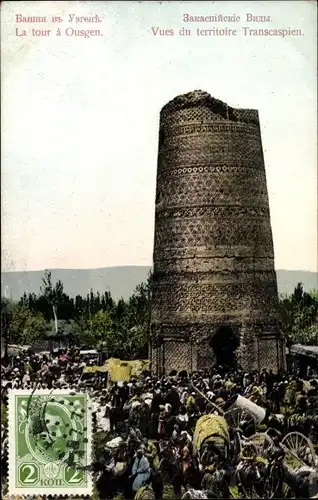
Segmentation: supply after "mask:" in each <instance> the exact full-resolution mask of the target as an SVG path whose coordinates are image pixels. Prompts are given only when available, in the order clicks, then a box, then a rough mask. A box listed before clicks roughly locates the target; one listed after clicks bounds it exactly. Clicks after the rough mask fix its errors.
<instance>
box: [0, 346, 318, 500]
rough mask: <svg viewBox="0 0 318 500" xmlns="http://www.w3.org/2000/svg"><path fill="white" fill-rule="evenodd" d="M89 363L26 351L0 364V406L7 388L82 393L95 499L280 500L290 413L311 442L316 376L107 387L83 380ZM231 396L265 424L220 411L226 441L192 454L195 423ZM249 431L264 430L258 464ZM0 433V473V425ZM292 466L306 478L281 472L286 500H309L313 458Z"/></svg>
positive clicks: (176, 378)
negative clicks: (90, 427)
mask: <svg viewBox="0 0 318 500" xmlns="http://www.w3.org/2000/svg"><path fill="white" fill-rule="evenodd" d="M95 363H96V360H93V359H91V358H90V356H83V355H81V354H80V351H79V350H77V349H73V350H63V351H60V352H55V353H46V354H35V353H34V352H32V351H31V350H29V351H26V352H24V353H21V355H20V356H16V357H14V358H11V359H9V360H6V361H5V360H3V361H2V364H1V379H2V401H3V403H4V405H5V404H6V403H5V401H6V395H7V391H8V390H9V389H11V388H13V389H14V388H23V389H46V388H47V389H49V390H54V389H69V390H70V391H76V392H88V393H89V394H90V396H91V400H92V413H93V422H94V426H95V430H96V432H95V433H94V460H93V462H92V464H90V470H91V471H92V474H93V477H94V486H95V494H96V495H98V497H99V498H100V499H112V498H114V497H115V496H116V495H118V494H120V495H122V497H123V498H127V499H130V498H134V497H135V498H140V499H143V498H163V497H164V496H165V495H167V488H170V490H171V491H172V493H171V495H172V497H173V498H181V497H184V498H235V497H236V498H252V497H253V496H255V495H258V498H270V497H271V496H270V495H272V494H274V493H275V497H278V496H282V495H283V488H284V487H285V486H284V485H285V482H286V481H287V483H288V480H287V479H286V477H287V476H286V474H287V473H286V470H285V472H284V470H283V465H282V464H283V462H284V459H285V455H286V450H285V448H284V446H283V445H282V437H283V436H284V435H285V434H286V432H287V428H288V419H289V418H291V415H299V416H301V417H308V418H303V419H299V420H297V419H296V420H297V421H299V422H301V423H300V426H302V427H301V428H298V429H297V430H298V431H300V432H302V433H303V434H304V435H305V436H306V437H308V438H310V439H311V441H312V443H313V446H315V445H316V444H317V426H316V424H315V422H316V421H317V419H316V420H315V416H316V414H317V412H318V381H317V379H318V376H317V373H313V372H312V373H310V374H309V375H308V376H307V377H302V378H300V377H299V376H297V374H288V373H280V374H275V373H273V372H272V371H271V370H266V369H264V370H262V371H261V372H253V373H246V372H244V371H243V370H241V369H239V368H236V369H235V370H233V369H229V368H225V367H221V366H215V367H212V368H211V369H209V370H207V371H205V372H198V373H193V374H191V375H189V374H187V373H186V372H184V373H181V374H179V375H173V376H166V377H160V378H158V377H155V376H153V375H151V373H147V374H144V375H142V376H140V377H139V378H136V379H131V380H130V381H124V382H118V383H113V384H110V383H109V381H107V377H106V376H105V374H101V373H96V374H91V375H90V376H89V377H87V375H86V374H85V370H84V368H85V367H86V366H88V365H92V364H95ZM236 395H240V396H242V397H244V398H245V399H246V400H249V401H251V402H254V403H255V404H256V405H258V406H259V407H261V408H264V409H265V410H266V418H265V419H264V420H263V422H261V423H258V422H257V421H256V420H255V419H253V418H252V417H251V418H250V419H248V418H245V420H244V419H243V420H241V421H239V422H238V421H235V419H234V418H233V419H232V420H231V418H230V417H231V412H230V411H229V412H228V414H229V418H228V419H227V423H228V426H229V442H228V443H224V442H223V443H222V442H221V441H220V439H217V438H215V439H214V440H211V441H210V442H209V444H208V445H206V446H203V447H202V448H200V449H199V450H198V449H196V448H197V443H195V442H194V437H195V434H194V432H195V427H196V424H197V422H198V420H199V419H200V417H202V416H203V415H217V414H218V413H219V414H222V408H225V407H226V403H227V402H228V401H229V400H230V399H231V398H232V399H233V396H236ZM4 408H5V407H4ZM218 409H220V411H219V412H218ZM308 422H309V425H308ZM289 430H290V429H289ZM256 432H263V433H264V432H267V433H268V435H269V436H270V437H271V443H272V444H271V446H269V447H268V449H267V450H266V453H265V452H264V453H262V456H258V455H259V454H258V450H257V448H255V446H254V448H253V445H251V443H250V441H249V438H250V437H251V436H252V435H254V434H255V433H256ZM1 433H2V473H3V474H5V473H7V448H8V439H7V426H6V424H5V423H2V432H1ZM301 459H302V461H303V465H304V464H305V465H306V466H307V470H306V471H305V469H306V467H305V468H304V467H303V473H299V474H298V475H297V474H296V475H295V474H294V475H293V474H292V473H291V475H292V479H291V480H290V482H289V483H288V487H289V489H290V491H291V492H292V493H291V494H292V495H294V496H292V498H311V497H312V496H313V492H314V493H315V491H314V490H313V481H312V479H311V480H310V481H309V480H308V478H309V476H311V477H312V476H313V474H314V471H315V470H317V466H318V464H317V462H315V458H314V457H311V462H310V464H309V463H307V464H306V456H305V455H304V456H302V457H301ZM300 465H301V464H300ZM301 468H302V467H301V466H300V467H298V469H299V470H301ZM275 471H276V472H275ZM277 471H278V472H277ZM292 472H293V471H292ZM284 474H285V475H284ZM317 476H318V472H317ZM273 477H274V479H273ZM273 482H274V483H275V484H274V486H273ZM265 484H266V485H267V486H266V488H265V486H264V485H265ZM167 485H168V486H167ZM264 488H265V489H264ZM170 490H169V491H170Z"/></svg>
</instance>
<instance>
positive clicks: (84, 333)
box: [74, 310, 113, 348]
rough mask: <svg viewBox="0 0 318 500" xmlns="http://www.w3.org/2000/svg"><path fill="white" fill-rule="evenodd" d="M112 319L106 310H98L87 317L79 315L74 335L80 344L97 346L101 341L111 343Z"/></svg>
mask: <svg viewBox="0 0 318 500" xmlns="http://www.w3.org/2000/svg"><path fill="white" fill-rule="evenodd" d="M112 332H113V330H112V320H111V317H110V315H109V313H108V312H107V311H102V310H100V311H98V312H97V313H95V314H92V315H91V316H90V317H89V318H87V317H85V316H81V317H80V318H79V320H78V321H77V331H76V334H75V335H74V337H75V336H76V340H77V342H78V343H79V344H81V345H83V344H84V345H87V346H90V347H97V348H99V347H100V345H101V344H102V343H106V344H107V346H108V345H109V344H111V338H112Z"/></svg>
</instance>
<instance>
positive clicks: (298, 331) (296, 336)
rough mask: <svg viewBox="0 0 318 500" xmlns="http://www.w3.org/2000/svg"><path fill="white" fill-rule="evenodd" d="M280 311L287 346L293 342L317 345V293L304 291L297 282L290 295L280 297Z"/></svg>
mask: <svg viewBox="0 0 318 500" xmlns="http://www.w3.org/2000/svg"><path fill="white" fill-rule="evenodd" d="M280 312H281V318H282V322H283V330H284V333H285V336H286V341H287V346H288V347H291V346H292V345H293V344H304V345H318V341H317V328H318V321H317V320H318V293H317V291H314V290H313V291H311V292H310V293H306V292H304V290H303V285H302V284H301V283H298V285H297V286H296V287H295V290H294V292H293V294H292V295H291V296H288V295H283V296H281V298H280Z"/></svg>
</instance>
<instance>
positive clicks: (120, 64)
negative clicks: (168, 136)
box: [1, 1, 317, 271]
mask: <svg viewBox="0 0 318 500" xmlns="http://www.w3.org/2000/svg"><path fill="white" fill-rule="evenodd" d="M1 9H2V12H1V14H2V15H1V23H2V26H1V28H2V29H1V32H2V177H1V181H2V182H1V186H2V211H1V213H2V227H1V229H2V257H3V259H2V270H37V269H44V268H93V267H106V266H116V265H151V261H152V250H153V232H154V201H155V182H156V168H157V146H158V137H157V136H158V123H159V112H160V109H161V107H162V106H163V105H164V104H165V103H166V102H168V101H169V100H170V99H172V98H174V97H175V96H176V95H178V94H181V93H185V92H189V91H191V90H194V89H202V90H205V91H207V92H209V93H211V94H212V95H213V96H214V97H216V98H218V99H221V100H223V101H225V102H227V103H228V104H229V105H230V106H233V107H242V108H256V109H258V110H259V114H260V120H261V130H262V139H263V147H264V154H265V164H266V172H267V181H268V190H269V198H270V208H271V218H272V226H273V236H274V245H275V257H276V268H280V269H281V268H284V269H303V270H312V271H315V270H317V139H316V138H317V121H316V111H317V93H316V72H317V64H316V59H317V52H316V40H317V29H316V10H317V8H316V2H313V1H305V2H301V1H289V2H288V1H275V2H269V1H264V2H250V1H249V2H243V1H240V2H229V1H226V2H225V1H224V2H208V1H207V2H206V1H204V2H160V3H159V2H158V3H157V2H129V1H127V2H109V3H108V2H97V1H96V2H73V1H72V2H32V1H30V2H23V1H21V2H20V1H19V2H15V1H4V2H2V4H1ZM185 13H189V14H192V15H197V16H198V15H205V16H206V15H214V14H224V15H232V14H235V15H237V16H241V22H240V23H237V24H236V26H234V25H233V24H234V23H218V24H207V23H206V24H203V23H194V24H191V25H190V24H189V23H188V24H184V23H183V21H182V17H183V14H185ZM248 13H250V14H252V15H258V16H260V15H263V16H271V18H272V23H271V26H268V25H264V23H257V24H248V23H247V22H246V14H248ZM16 14H21V15H22V16H48V18H49V20H50V19H51V16H52V15H55V16H62V17H63V19H64V21H63V23H61V24H60V25H59V27H60V28H61V31H62V36H60V37H58V36H56V35H55V33H56V29H57V25H54V26H53V25H52V23H51V22H49V23H46V24H43V23H42V24H38V25H36V26H35V25H33V26H32V25H30V24H29V25H26V24H22V23H16V17H15V16H16ZM68 14H76V15H78V16H88V15H95V14H98V15H99V17H100V18H101V19H102V21H103V22H102V23H99V24H90V25H87V24H86V25H84V24H83V25H81V26H79V25H76V26H74V25H72V24H70V23H68ZM70 26H73V27H74V28H76V29H100V30H101V32H102V34H103V36H100V37H91V38H89V39H86V38H84V37H82V36H66V35H65V34H64V32H65V29H66V28H68V27H70ZM182 26H184V27H186V28H187V29H189V28H191V29H192V30H193V35H192V36H189V37H182V36H180V35H179V34H176V35H175V36H173V37H171V36H170V37H169V36H161V37H159V36H154V34H153V32H152V30H151V28H152V27H153V28H156V27H160V28H162V29H169V28H174V29H175V30H176V32H177V33H178V30H179V29H180V28H182ZM225 26H227V27H229V28H231V29H233V28H236V29H237V30H239V34H238V35H237V37H224V36H223V37H207V36H206V37H204V36H200V37H199V36H196V35H195V34H194V33H195V32H196V29H197V28H200V29H203V28H206V29H208V28H212V27H218V28H224V27H225ZM246 26H249V27H250V28H254V29H255V28H268V27H270V28H283V29H288V28H289V27H291V28H294V29H301V30H302V32H303V35H302V36H297V37H285V38H282V37H261V36H259V37H255V36H254V37H251V36H249V37H248V36H244V35H243V32H241V28H242V27H246ZM32 27H33V28H34V27H35V28H36V29H53V32H52V33H51V36H49V37H34V36H30V35H29V36H25V37H21V36H19V37H18V36H16V28H18V29H19V33H21V32H22V29H23V28H27V29H28V30H31V29H32Z"/></svg>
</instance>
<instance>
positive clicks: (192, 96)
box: [160, 90, 259, 125]
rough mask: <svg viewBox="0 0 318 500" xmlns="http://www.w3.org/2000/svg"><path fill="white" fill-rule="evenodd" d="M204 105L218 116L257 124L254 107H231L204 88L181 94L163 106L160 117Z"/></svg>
mask: <svg viewBox="0 0 318 500" xmlns="http://www.w3.org/2000/svg"><path fill="white" fill-rule="evenodd" d="M196 107H206V108H209V109H211V110H212V111H213V112H214V113H216V114H217V115H219V116H220V118H222V119H225V120H228V121H232V122H243V123H251V124H255V125H258V124H259V116H258V111H257V110H256V109H240V108H237V109H236V108H232V107H231V106H229V105H228V104H226V103H225V102H223V101H221V100H219V99H216V98H215V97H212V96H211V94H209V93H208V92H206V91H204V90H193V91H192V92H188V93H186V94H181V95H178V96H177V97H175V98H174V99H172V100H171V101H169V102H168V103H167V104H166V105H165V106H163V108H162V110H161V113H160V118H161V119H162V120H164V119H165V117H166V116H167V115H169V114H171V113H174V112H176V111H180V110H184V109H187V108H196Z"/></svg>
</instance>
